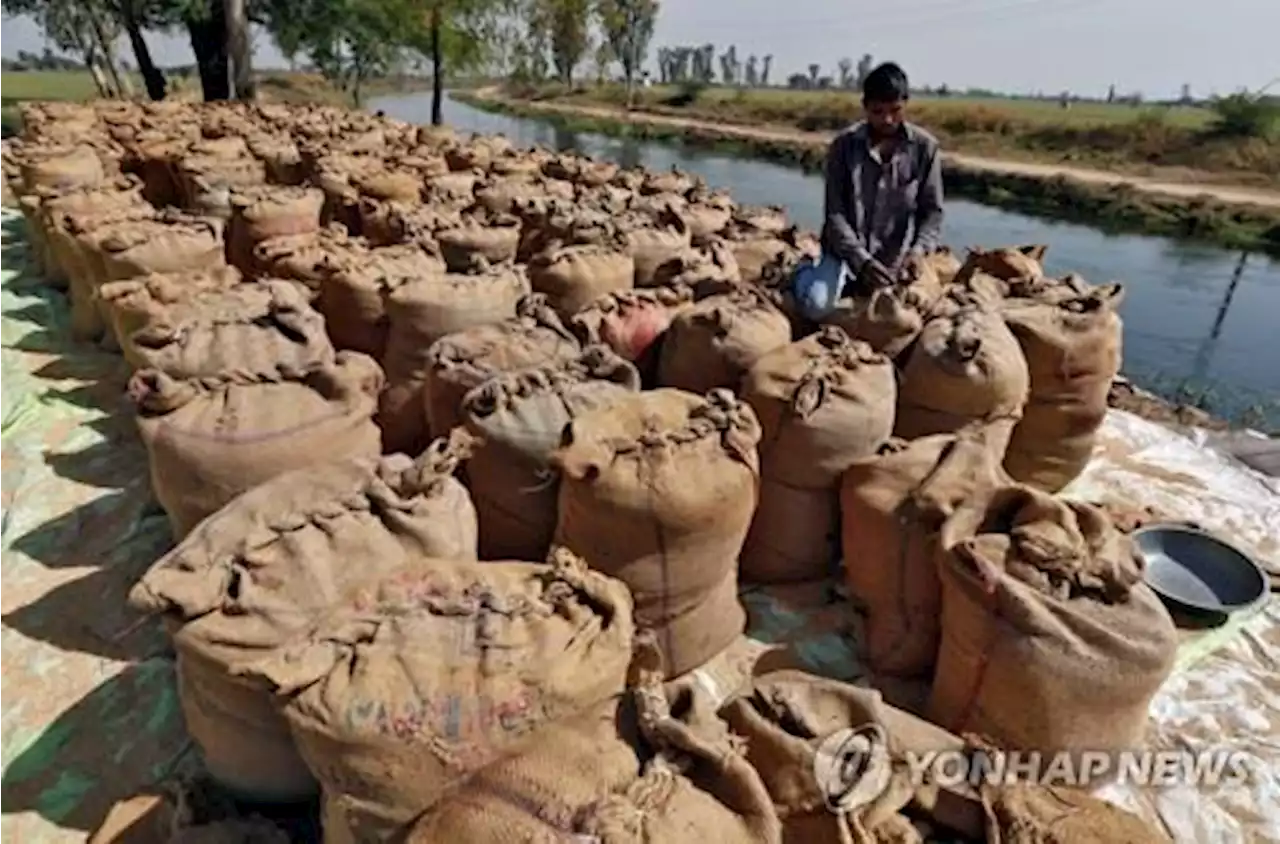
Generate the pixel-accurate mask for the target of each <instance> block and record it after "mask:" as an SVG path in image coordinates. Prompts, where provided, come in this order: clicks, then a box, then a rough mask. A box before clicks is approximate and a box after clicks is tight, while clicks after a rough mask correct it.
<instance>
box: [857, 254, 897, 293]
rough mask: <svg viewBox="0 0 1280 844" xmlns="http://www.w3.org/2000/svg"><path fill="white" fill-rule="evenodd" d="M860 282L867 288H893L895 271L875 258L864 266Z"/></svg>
mask: <svg viewBox="0 0 1280 844" xmlns="http://www.w3.org/2000/svg"><path fill="white" fill-rule="evenodd" d="M858 278H859V280H860V281H861V282H862V283H863V285H865V286H867V287H892V286H893V271H892V270H890V269H889V268H888V267H886V266H885V265H884V264H882V263H880V262H879V261H877V260H876V259H875V258H872V259H871V260H869V261H867V262H866V263H865V264H863V265H862V272H860V273H858Z"/></svg>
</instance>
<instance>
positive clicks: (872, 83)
mask: <svg viewBox="0 0 1280 844" xmlns="http://www.w3.org/2000/svg"><path fill="white" fill-rule="evenodd" d="M910 96H911V91H910V88H909V87H908V85H907V74H906V73H904V72H903V70H902V68H900V67H898V66H897V65H896V64H894V63H893V62H885V63H884V64H882V65H880V66H878V67H877V68H875V69H874V70H872V71H871V72H870V73H868V74H867V78H866V79H864V80H862V110H863V111H864V112H865V113H866V116H867V123H868V124H869V125H870V126H871V131H872V133H873V134H876V135H881V136H884V135H889V134H892V133H893V132H896V131H898V128H899V127H900V126H901V125H902V121H903V120H904V119H905V118H904V115H905V112H906V104H907V100H908V99H909V98H910Z"/></svg>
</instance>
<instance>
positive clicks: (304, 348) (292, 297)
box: [132, 281, 334, 380]
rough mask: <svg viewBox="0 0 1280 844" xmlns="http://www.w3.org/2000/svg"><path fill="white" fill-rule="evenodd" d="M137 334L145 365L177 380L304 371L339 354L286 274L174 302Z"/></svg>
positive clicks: (320, 319)
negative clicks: (186, 301) (284, 279)
mask: <svg viewBox="0 0 1280 844" xmlns="http://www.w3.org/2000/svg"><path fill="white" fill-rule="evenodd" d="M132 341H133V346H134V350H135V351H136V353H137V355H138V358H139V360H140V361H141V362H142V364H143V365H144V366H146V367H147V368H149V369H158V370H160V371H161V372H163V373H164V374H166V375H168V376H169V377H171V378H175V379H178V380H183V379H186V378H202V377H205V376H212V375H219V374H221V373H225V372H235V373H241V374H243V375H245V376H249V377H251V376H254V375H258V374H261V373H273V372H278V371H281V370H283V371H291V372H298V371H302V370H305V369H306V368H308V367H309V366H311V365H312V364H315V363H323V362H326V361H332V360H333V354H334V352H333V345H332V344H331V343H330V342H329V338H328V337H327V336H326V335H325V333H324V317H322V316H320V314H319V313H317V312H316V311H315V310H314V309H313V308H312V307H311V306H310V305H308V304H307V302H306V300H305V299H304V297H303V295H302V293H300V292H299V291H298V289H297V288H296V287H294V286H293V285H291V284H289V283H287V282H280V281H265V282H261V283H257V284H239V285H236V286H235V287H230V288H227V289H226V290H224V291H220V292H219V291H215V292H211V293H210V294H208V295H206V296H202V297H201V298H200V299H198V300H196V301H193V302H190V303H189V304H187V305H185V306H178V307H174V308H171V309H169V310H168V311H167V312H166V313H165V314H163V316H162V318H160V319H158V320H156V321H155V322H153V323H152V324H151V325H148V326H146V327H144V328H142V329H140V330H138V331H135V332H134V334H133V336H132Z"/></svg>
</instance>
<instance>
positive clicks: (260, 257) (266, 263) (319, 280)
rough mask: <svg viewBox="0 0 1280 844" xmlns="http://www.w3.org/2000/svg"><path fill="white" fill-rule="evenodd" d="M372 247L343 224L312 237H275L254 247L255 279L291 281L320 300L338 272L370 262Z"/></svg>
mask: <svg viewBox="0 0 1280 844" xmlns="http://www.w3.org/2000/svg"><path fill="white" fill-rule="evenodd" d="M369 252H370V250H369V244H368V242H366V241H365V240H364V238H361V237H352V236H350V235H348V234H347V230H346V229H345V228H343V227H342V226H340V225H329V226H326V227H325V228H323V229H321V230H319V231H317V232H312V233H310V234H299V235H291V236H288V237H273V238H271V239H270V240H264V241H263V242H262V243H259V244H258V245H257V246H255V247H254V250H253V272H251V273H248V275H249V276H251V277H255V278H275V279H281V280H283V281H290V282H293V283H294V284H296V285H297V286H298V287H300V288H302V289H303V290H305V291H307V293H308V296H310V297H311V298H318V297H319V294H320V288H321V287H322V285H323V284H324V281H325V279H327V278H328V277H329V276H330V275H331V274H333V273H334V272H335V271H337V270H340V269H343V268H346V267H352V266H362V265H364V264H365V263H367V262H368V260H369Z"/></svg>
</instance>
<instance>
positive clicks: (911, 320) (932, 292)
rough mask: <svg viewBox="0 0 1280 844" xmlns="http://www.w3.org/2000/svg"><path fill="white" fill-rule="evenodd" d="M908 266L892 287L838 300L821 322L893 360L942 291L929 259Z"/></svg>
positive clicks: (917, 331) (920, 326)
mask: <svg viewBox="0 0 1280 844" xmlns="http://www.w3.org/2000/svg"><path fill="white" fill-rule="evenodd" d="M911 269H912V271H913V272H912V275H909V276H907V278H906V279H905V280H904V281H902V282H899V283H898V284H895V285H894V286H892V287H882V288H878V289H876V290H874V291H872V292H871V294H870V295H867V296H854V297H852V298H849V299H844V300H841V302H840V303H839V305H838V306H837V307H836V309H835V311H833V312H832V313H831V314H830V315H829V316H828V317H827V318H826V319H825V320H824V321H825V322H828V323H831V324H832V325H838V326H840V327H841V328H843V329H844V330H845V331H846V332H848V333H849V336H851V337H853V338H854V339H856V340H864V341H866V342H867V343H869V344H870V345H871V348H873V349H875V350H876V351H877V352H880V353H881V354H884V355H886V356H888V357H891V358H895V359H896V358H897V357H898V356H899V355H901V354H902V353H903V352H904V351H905V350H906V349H907V347H908V346H910V345H911V344H912V343H914V342H915V340H916V338H917V337H918V336H919V335H920V332H921V331H922V330H923V328H924V323H925V321H926V320H927V319H928V318H929V315H930V314H931V313H932V312H933V310H934V308H935V307H936V306H937V304H938V302H939V300H940V299H941V298H942V294H943V283H942V280H941V279H940V278H939V277H938V273H937V269H936V267H935V265H934V264H933V263H932V262H929V261H923V262H920V263H917V264H913V265H911Z"/></svg>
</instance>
